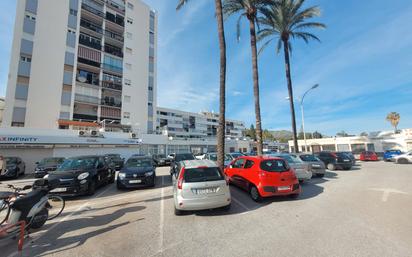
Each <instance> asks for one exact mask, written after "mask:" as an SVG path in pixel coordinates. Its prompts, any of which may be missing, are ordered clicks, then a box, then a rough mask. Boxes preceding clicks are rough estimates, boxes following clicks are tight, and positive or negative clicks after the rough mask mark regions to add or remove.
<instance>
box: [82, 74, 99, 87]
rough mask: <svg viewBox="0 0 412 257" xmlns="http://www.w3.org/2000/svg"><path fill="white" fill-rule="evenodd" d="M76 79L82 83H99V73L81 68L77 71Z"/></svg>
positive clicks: (96, 84)
mask: <svg viewBox="0 0 412 257" xmlns="http://www.w3.org/2000/svg"><path fill="white" fill-rule="evenodd" d="M76 81H78V82H80V83H85V84H90V85H95V86H98V85H99V75H98V74H96V73H92V72H88V71H85V70H79V71H78V72H77V76H76Z"/></svg>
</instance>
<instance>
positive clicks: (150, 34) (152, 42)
mask: <svg viewBox="0 0 412 257" xmlns="http://www.w3.org/2000/svg"><path fill="white" fill-rule="evenodd" d="M149 42H150V44H154V33H153V32H151V31H150V33H149Z"/></svg>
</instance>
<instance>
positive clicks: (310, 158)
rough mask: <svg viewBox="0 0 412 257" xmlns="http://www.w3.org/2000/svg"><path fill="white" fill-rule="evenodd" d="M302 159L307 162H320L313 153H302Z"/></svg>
mask: <svg viewBox="0 0 412 257" xmlns="http://www.w3.org/2000/svg"><path fill="white" fill-rule="evenodd" d="M300 159H302V161H305V162H318V161H319V159H318V158H317V157H316V156H314V155H312V154H305V155H301V156H300Z"/></svg>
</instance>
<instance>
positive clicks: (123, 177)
mask: <svg viewBox="0 0 412 257" xmlns="http://www.w3.org/2000/svg"><path fill="white" fill-rule="evenodd" d="M118 176H119V179H125V178H126V173H123V172H119V175H118Z"/></svg>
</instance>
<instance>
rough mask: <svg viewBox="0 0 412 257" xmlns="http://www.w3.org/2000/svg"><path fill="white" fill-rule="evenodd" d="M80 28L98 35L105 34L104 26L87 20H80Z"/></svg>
mask: <svg viewBox="0 0 412 257" xmlns="http://www.w3.org/2000/svg"><path fill="white" fill-rule="evenodd" d="M80 26H81V27H83V28H86V29H88V30H91V31H94V32H96V33H98V34H103V29H102V26H100V25H98V24H95V23H92V22H90V21H88V20H86V19H80Z"/></svg>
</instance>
